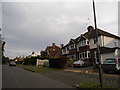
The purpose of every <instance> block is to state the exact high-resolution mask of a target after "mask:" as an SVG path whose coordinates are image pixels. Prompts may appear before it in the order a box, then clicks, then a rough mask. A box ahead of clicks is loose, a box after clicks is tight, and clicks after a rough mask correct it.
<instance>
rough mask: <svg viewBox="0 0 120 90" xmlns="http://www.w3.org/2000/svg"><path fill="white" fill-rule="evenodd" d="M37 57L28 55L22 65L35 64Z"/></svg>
mask: <svg viewBox="0 0 120 90" xmlns="http://www.w3.org/2000/svg"><path fill="white" fill-rule="evenodd" d="M36 61H37V57H30V58H25V59H24V65H36Z"/></svg>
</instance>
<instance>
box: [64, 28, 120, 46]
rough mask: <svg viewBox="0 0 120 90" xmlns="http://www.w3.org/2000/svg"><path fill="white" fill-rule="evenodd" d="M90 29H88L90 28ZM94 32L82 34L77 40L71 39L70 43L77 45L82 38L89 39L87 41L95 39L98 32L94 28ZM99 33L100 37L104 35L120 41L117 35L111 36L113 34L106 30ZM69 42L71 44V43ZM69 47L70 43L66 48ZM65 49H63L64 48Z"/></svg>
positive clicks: (99, 30)
mask: <svg viewBox="0 0 120 90" xmlns="http://www.w3.org/2000/svg"><path fill="white" fill-rule="evenodd" d="M89 27H91V26H89ZM89 27H88V28H89ZM92 29H93V30H90V31H89V32H85V33H84V34H81V35H80V36H79V37H77V38H76V39H70V41H73V42H74V43H77V42H78V40H79V39H80V38H81V37H84V38H87V39H90V38H95V37H97V35H96V30H95V29H94V28H92ZM97 31H98V36H100V35H103V36H108V37H112V38H116V39H119V40H120V37H118V36H116V35H114V34H111V33H109V32H106V31H104V30H101V29H97ZM70 41H69V42H70ZM68 45H69V43H68V44H66V45H65V46H64V47H66V46H68ZM64 47H63V48H64Z"/></svg>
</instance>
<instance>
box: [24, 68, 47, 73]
mask: <svg viewBox="0 0 120 90" xmlns="http://www.w3.org/2000/svg"><path fill="white" fill-rule="evenodd" d="M24 69H25V70H28V71H31V72H37V73H40V72H47V71H46V70H40V69H38V68H32V67H25V68H24Z"/></svg>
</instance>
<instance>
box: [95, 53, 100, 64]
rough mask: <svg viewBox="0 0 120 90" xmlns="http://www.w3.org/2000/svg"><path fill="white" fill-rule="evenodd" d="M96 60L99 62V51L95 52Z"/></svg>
mask: <svg viewBox="0 0 120 90" xmlns="http://www.w3.org/2000/svg"><path fill="white" fill-rule="evenodd" d="M95 60H96V63H98V62H99V59H98V53H97V52H95Z"/></svg>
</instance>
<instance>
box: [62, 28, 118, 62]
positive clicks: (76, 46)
mask: <svg viewBox="0 0 120 90" xmlns="http://www.w3.org/2000/svg"><path fill="white" fill-rule="evenodd" d="M87 30H88V31H87V32H85V33H84V34H81V35H80V36H79V37H77V38H76V39H70V41H69V43H68V44H66V45H65V46H64V47H63V48H62V55H63V56H67V57H69V59H72V58H77V59H81V58H88V59H89V58H90V59H91V60H92V61H93V62H94V63H98V59H97V46H96V42H97V41H96V37H97V35H96V30H95V29H94V28H93V27H92V26H89V27H88V28H87ZM97 31H98V44H99V47H100V58H101V61H102V62H103V61H104V60H105V58H107V57H120V45H118V44H119V43H120V37H118V36H116V35H113V34H111V33H108V32H106V31H103V30H101V29H97Z"/></svg>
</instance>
